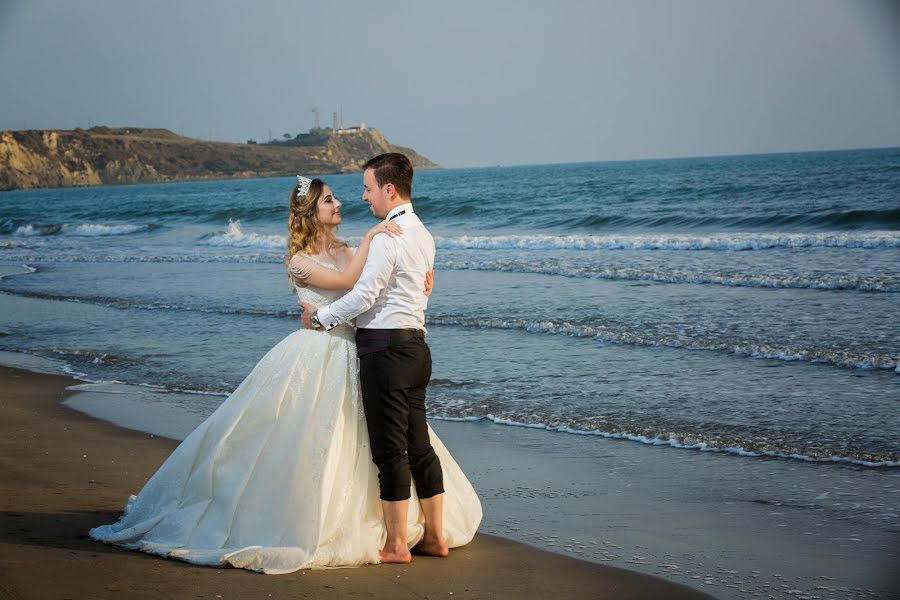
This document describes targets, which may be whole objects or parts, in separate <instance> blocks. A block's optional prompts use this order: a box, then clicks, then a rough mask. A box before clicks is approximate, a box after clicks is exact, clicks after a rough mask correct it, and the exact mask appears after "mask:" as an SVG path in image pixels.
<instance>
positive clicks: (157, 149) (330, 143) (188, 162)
mask: <svg viewBox="0 0 900 600" xmlns="http://www.w3.org/2000/svg"><path fill="white" fill-rule="evenodd" d="M320 140H321V142H320V143H317V144H315V145H304V146H288V145H281V144H279V145H268V144H237V143H231V142H208V141H204V140H197V139H192V138H186V137H182V136H179V135H176V134H174V133H172V132H171V131H169V130H168V129H142V128H136V127H128V128H124V127H123V128H111V127H93V128H91V129H88V130H81V129H75V130H72V131H69V130H60V131H52V130H28V131H3V132H0V190H15V189H29V188H45V187H70V186H87V185H105V184H128V183H158V182H166V181H187V180H192V179H227V178H239V177H240V178H243V177H280V176H287V175H295V174H304V175H314V174H326V173H349V172H354V171H359V169H360V168H361V167H362V165H363V163H365V161H366V160H368V159H369V158H371V157H372V156H375V155H378V154H381V153H383V152H402V153H404V154H406V155H407V156H408V157H409V159H410V160H411V161H412V163H413V166H414V167H415V168H416V169H436V168H439V167H438V165H436V164H434V163H433V162H431V161H430V160H428V159H427V158H425V157H424V156H421V155H419V154H418V153H416V152H415V151H414V150H411V149H409V148H403V147H400V146H394V145H393V144H391V143H389V142H388V141H387V140H386V139H385V138H384V136H383V135H382V134H381V132H379V131H378V130H375V129H366V130H361V131H360V130H357V131H350V132H342V133H341V134H340V135H338V134H334V133H327V134H325V135H321V137H320ZM317 141H318V140H317Z"/></svg>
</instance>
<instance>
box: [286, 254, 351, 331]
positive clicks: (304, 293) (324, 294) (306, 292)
mask: <svg viewBox="0 0 900 600" xmlns="http://www.w3.org/2000/svg"><path fill="white" fill-rule="evenodd" d="M304 260H311V261H313V262H315V263H316V264H317V265H319V266H322V267H325V268H326V269H331V270H332V271H339V270H340V269H338V267H337V265H334V264H331V263H329V262H326V261H324V260H321V259H319V258H316V257H314V256H305V257H304ZM293 285H294V291H295V293H296V294H297V298H299V299H300V300H303V301H304V302H306V303H307V304H312V305H313V306H325V305H326V304H331V303H332V302H334V301H335V300H337V299H338V298H340V297H341V296H343V295H344V294H346V293H347V291H346V290H323V289H322V288H317V287H315V286H311V285H307V286H303V285H297V284H296V282H295V283H294V284H293ZM354 329H355V328H354V326H353V324H352V323H344V324H342V325H339V326H337V327H335V328H334V329H332V330H331V332H334V333H337V334H342V333H343V334H347V333H353V330H354Z"/></svg>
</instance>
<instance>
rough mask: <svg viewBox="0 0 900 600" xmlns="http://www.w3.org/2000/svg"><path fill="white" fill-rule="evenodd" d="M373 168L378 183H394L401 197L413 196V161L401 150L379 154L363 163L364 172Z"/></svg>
mask: <svg viewBox="0 0 900 600" xmlns="http://www.w3.org/2000/svg"><path fill="white" fill-rule="evenodd" d="M367 169H372V171H373V174H374V175H375V181H377V182H378V185H387V184H389V183H393V184H394V187H395V188H397V194H398V195H399V196H400V197H401V198H412V179H413V167H412V163H411V162H409V159H408V158H406V156H405V155H403V154H400V153H399V152H388V153H386V154H379V155H378V156H376V157H374V158H370V159H369V161H368V162H367V163H366V164H364V165H363V172H365V171H366V170H367Z"/></svg>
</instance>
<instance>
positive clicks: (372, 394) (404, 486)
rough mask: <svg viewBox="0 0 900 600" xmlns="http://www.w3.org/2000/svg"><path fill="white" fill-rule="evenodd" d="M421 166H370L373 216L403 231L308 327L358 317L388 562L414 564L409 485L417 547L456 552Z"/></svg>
mask: <svg viewBox="0 0 900 600" xmlns="http://www.w3.org/2000/svg"><path fill="white" fill-rule="evenodd" d="M412 178H413V168H412V164H410V162H409V159H408V158H406V156H404V155H403V154H399V153H396V152H391V153H388V154H381V155H379V156H376V157H375V158H373V159H371V160H369V162H367V163H366V164H365V165H363V187H364V191H363V195H362V198H363V200H365V201H366V202H368V203H369V205H370V207H371V209H372V214H374V215H375V216H376V217H378V218H379V219H384V218H387V219H390V220H392V221H395V222H396V223H397V224H398V225H400V227H401V228H402V229H403V235H401V236H398V237H390V236H387V235H378V236H375V237H374V238H373V239H372V243H371V246H370V247H369V256H368V258H367V260H366V266H365V268H364V269H363V272H362V275H361V276H360V278H359V280H358V281H357V282H356V285H355V286H354V287H353V289H352V290H350V291H349V292H348V293H347V294H346V295H344V296H343V297H342V298H340V299H338V300H336V301H335V302H332V303H331V304H329V305H327V306H323V307H320V308H319V309H318V310H317V309H316V307H315V306H310V305H309V304H306V303H304V302H300V305H301V306H302V307H303V317H302V320H303V325H304V327H306V328H307V329H326V330H329V329H332V328H333V327H337V326H338V325H340V324H341V323H343V322H345V321H348V320H350V319H352V318H353V317H357V319H356V324H357V330H356V347H357V354H358V355H359V378H360V386H361V389H362V397H363V408H364V410H365V414H366V423H367V425H368V429H369V440H370V443H371V446H372V460H373V461H374V462H375V464H376V465H377V467H378V483H379V487H380V495H381V505H382V508H383V510H384V521H385V525H386V528H387V542H386V543H385V545H384V548H383V549H382V551H381V561H382V562H386V563H408V562H410V560H411V559H412V557H411V556H410V552H409V549H408V548H407V545H406V541H407V525H406V519H407V513H408V511H409V498H410V479H412V480H413V481H415V484H416V492H417V494H418V496H419V501H420V502H421V505H422V512H423V514H424V516H425V537H424V538H423V540H422V542H421V543H420V544H418V545H417V546H416V548H415V550H416V551H417V552H421V553H423V554H428V555H431V556H447V554H448V553H449V551H448V549H447V545H446V544H445V543H444V536H443V532H442V530H443V510H444V495H443V494H444V485H443V473H442V471H441V463H440V460H439V459H438V457H437V455H436V454H435V452H434V449H433V448H432V447H431V442H430V440H429V438H428V425H427V423H426V421H425V388H426V386H427V385H428V380H429V379H431V352H430V350H429V349H428V345H427V344H426V343H425V307H426V306H427V304H428V298H427V296H425V293H424V290H423V289H422V282H423V281H424V280H425V273H426V272H428V271H430V270H432V269H433V268H434V253H435V249H434V240H433V239H432V237H431V234H430V233H428V230H427V229H425V226H424V225H423V224H422V221H420V220H419V217H417V216H416V214H415V213H414V212H413V207H412V204H411V203H410V198H411V196H412Z"/></svg>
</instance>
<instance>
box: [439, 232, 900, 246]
mask: <svg viewBox="0 0 900 600" xmlns="http://www.w3.org/2000/svg"><path fill="white" fill-rule="evenodd" d="M435 243H436V245H437V247H438V248H442V249H448V250H457V249H465V250H517V249H521V250H768V249H771V248H870V249H871V248H900V231H868V232H852V233H846V232H839V233H727V234H709V235H698V234H665V235H652V234H634V235H499V236H461V237H436V238H435Z"/></svg>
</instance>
